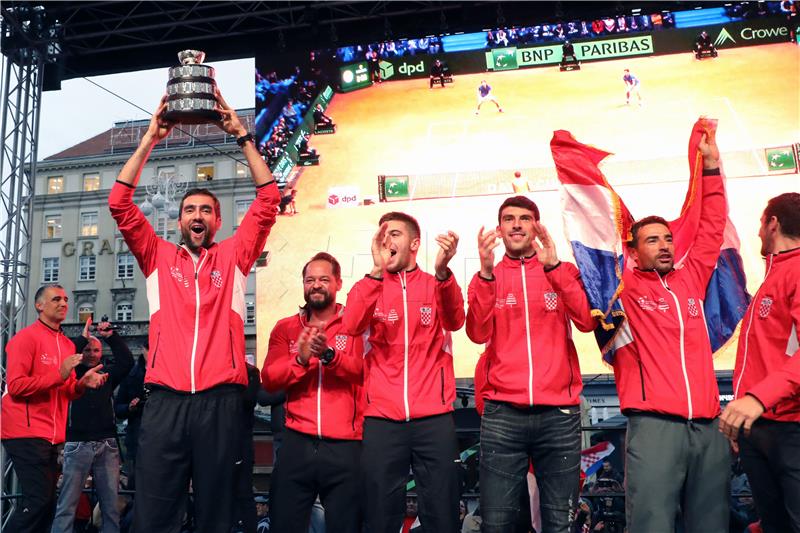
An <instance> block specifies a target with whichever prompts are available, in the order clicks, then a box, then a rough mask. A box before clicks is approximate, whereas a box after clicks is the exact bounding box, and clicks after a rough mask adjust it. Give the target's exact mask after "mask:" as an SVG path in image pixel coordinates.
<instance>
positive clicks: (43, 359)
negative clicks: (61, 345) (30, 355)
mask: <svg viewBox="0 0 800 533" xmlns="http://www.w3.org/2000/svg"><path fill="white" fill-rule="evenodd" d="M39 360H40V361H41V362H42V364H43V365H52V364H53V358H52V357H50V355H49V354H47V353H43V354H41V355H40V356H39Z"/></svg>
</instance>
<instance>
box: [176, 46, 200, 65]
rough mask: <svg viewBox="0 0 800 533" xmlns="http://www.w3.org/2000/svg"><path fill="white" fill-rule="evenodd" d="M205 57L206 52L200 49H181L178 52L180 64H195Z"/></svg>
mask: <svg viewBox="0 0 800 533" xmlns="http://www.w3.org/2000/svg"><path fill="white" fill-rule="evenodd" d="M205 59H206V53H205V52H201V51H200V50H183V51H181V52H178V60H179V61H180V62H181V65H196V64H199V63H202V62H203V61H205Z"/></svg>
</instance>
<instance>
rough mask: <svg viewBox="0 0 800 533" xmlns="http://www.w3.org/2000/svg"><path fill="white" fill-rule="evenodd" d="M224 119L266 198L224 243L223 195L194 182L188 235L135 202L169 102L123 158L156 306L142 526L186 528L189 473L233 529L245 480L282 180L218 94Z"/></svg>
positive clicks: (125, 227) (131, 213) (203, 516)
mask: <svg viewBox="0 0 800 533" xmlns="http://www.w3.org/2000/svg"><path fill="white" fill-rule="evenodd" d="M216 96H217V103H218V107H217V111H219V113H220V114H221V116H222V119H221V120H220V121H219V122H217V125H218V126H219V127H220V128H221V129H222V130H223V131H225V133H227V134H229V135H232V136H234V137H236V142H237V144H239V146H241V147H242V151H243V153H244V155H245V157H246V158H247V163H248V164H249V165H250V171H251V175H252V177H253V181H254V182H255V185H256V198H255V200H254V201H253V203H252V204H251V206H250V209H249V210H248V212H247V214H246V215H245V217H244V218H243V219H242V222H241V224H240V225H239V227H238V228H237V230H236V231H235V232H234V234H233V236H232V237H230V238H228V239H225V240H224V241H222V242H219V243H216V242H214V236H215V235H216V233H217V230H219V228H220V227H221V225H222V218H221V212H220V205H219V201H218V200H217V199H216V197H215V196H214V194H213V193H211V191H209V190H207V189H191V190H189V191H187V192H186V194H184V196H183V198H182V199H181V203H180V210H179V212H180V215H179V216H180V218H179V219H178V226H179V228H180V232H181V237H182V242H181V243H180V244H179V245H175V244H174V243H171V242H169V241H167V240H165V239H162V238H160V237H158V235H156V232H155V231H154V230H153V227H152V226H151V225H150V222H149V221H148V220H147V218H146V217H145V216H144V214H142V212H141V210H140V209H139V208H138V207H137V206H136V204H135V203H134V202H133V194H134V191H135V188H136V185H137V183H138V181H139V177H140V175H141V173H142V170H143V168H144V165H145V163H146V162H147V159H148V157H149V155H150V152H151V150H152V149H153V148H154V147H155V146H156V145H157V144H158V143H159V142H160V141H162V140H163V139H164V138H165V137H166V136H167V135H168V134H169V132H170V130H171V129H172V127H173V126H174V124H173V123H171V122H169V121H167V120H166V119H165V118H164V116H163V115H164V112H165V110H166V97H164V99H163V100H162V102H161V105H160V106H159V108H158V110H157V111H156V113H155V114H154V115H153V118H152V119H151V121H150V125H149V127H148V129H147V131H146V132H145V134H144V135H143V137H142V140H141V142H140V144H139V147H138V148H137V149H136V151H135V152H134V153H133V155H132V156H131V158H130V159H129V160H128V162H127V163H126V164H125V166H124V167H123V168H122V171H121V172H120V175H119V177H118V179H117V183H116V184H115V185H114V188H113V189H112V190H111V196H110V198H109V206H110V209H111V214H112V216H113V217H114V219H115V220H116V221H117V224H118V225H119V230H120V232H121V233H122V236H123V237H124V238H125V242H126V243H127V245H128V247H129V248H130V250H131V252H132V253H133V254H134V256H135V257H136V259H137V261H138V263H139V266H140V268H141V269H142V273H143V274H144V276H145V278H146V280H147V296H148V303H149V305H150V331H149V346H150V352H149V359H148V361H147V366H148V368H147V373H146V375H145V383H146V386H147V387H148V388H149V389H150V390H151V393H150V396H149V398H148V401H147V406H146V408H145V410H144V414H143V416H142V425H141V429H140V433H139V449H138V456H137V458H136V505H135V511H134V512H135V518H134V528H135V530H136V531H137V532H138V533H156V532H172V531H177V530H178V528H179V527H180V522H181V513H180V512H179V511H176V509H182V508H183V507H184V505H183V502H185V499H186V491H187V487H188V486H189V481H190V479H191V480H192V485H193V487H194V499H195V504H196V505H195V507H196V509H197V516H196V519H197V528H198V530H199V531H203V532H204V533H228V532H229V530H230V527H231V524H232V523H233V518H232V513H233V500H234V494H235V491H234V479H235V469H236V464H237V463H238V462H241V460H242V457H241V450H242V447H241V445H240V439H241V430H240V427H239V425H240V419H241V415H240V414H241V412H242V390H243V389H244V387H246V386H247V383H248V380H247V367H246V365H245V354H244V319H245V305H244V298H243V294H244V285H245V283H246V281H247V275H248V273H249V272H250V268H251V267H252V265H253V263H254V262H255V260H256V259H257V258H258V256H259V254H261V252H262V251H263V250H264V244H265V242H266V239H267V235H268V234H269V230H270V228H271V227H272V225H273V224H274V223H275V216H276V213H277V208H276V206H277V204H278V202H279V201H280V197H279V194H278V188H277V186H276V185H275V181H274V180H273V179H272V177H271V175H270V172H269V170H268V169H267V166H266V164H265V163H264V160H263V159H262V158H261V156H260V155H259V153H258V150H257V149H256V147H255V144H254V143H253V136H252V135H250V134H248V133H247V130H246V129H245V127H244V126H243V125H242V123H241V121H240V120H239V117H238V116H237V115H236V112H235V111H234V110H233V109H231V108H230V107H229V106H228V105H227V103H225V100H224V99H223V98H222V96H221V95H220V94H219V92H217V94H216Z"/></svg>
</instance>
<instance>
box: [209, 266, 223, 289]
mask: <svg viewBox="0 0 800 533" xmlns="http://www.w3.org/2000/svg"><path fill="white" fill-rule="evenodd" d="M211 283H213V284H214V286H215V287H216V288H218V289H221V288H222V272H220V271H219V270H212V271H211Z"/></svg>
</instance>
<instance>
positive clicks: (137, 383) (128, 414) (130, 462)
mask: <svg viewBox="0 0 800 533" xmlns="http://www.w3.org/2000/svg"><path fill="white" fill-rule="evenodd" d="M148 350H149V343H148V341H147V339H145V341H144V344H143V345H142V353H141V355H139V358H138V359H137V360H136V363H135V364H134V365H133V368H132V369H131V371H130V373H129V374H128V376H127V377H126V378H125V379H124V380H122V383H120V385H119V389H118V390H117V397H116V399H115V400H114V412H115V414H116V415H117V418H118V419H120V420H127V421H128V427H127V429H126V430H125V454H124V457H125V463H124V464H125V466H124V470H125V472H126V473H127V474H128V476H129V483H130V484H131V488H133V486H134V484H135V478H134V475H133V473H134V465H135V464H136V450H137V448H138V443H139V427H140V426H141V424H142V411H143V410H144V405H145V402H146V401H147V394H146V392H145V390H144V375H145V371H146V370H147V352H148Z"/></svg>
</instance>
